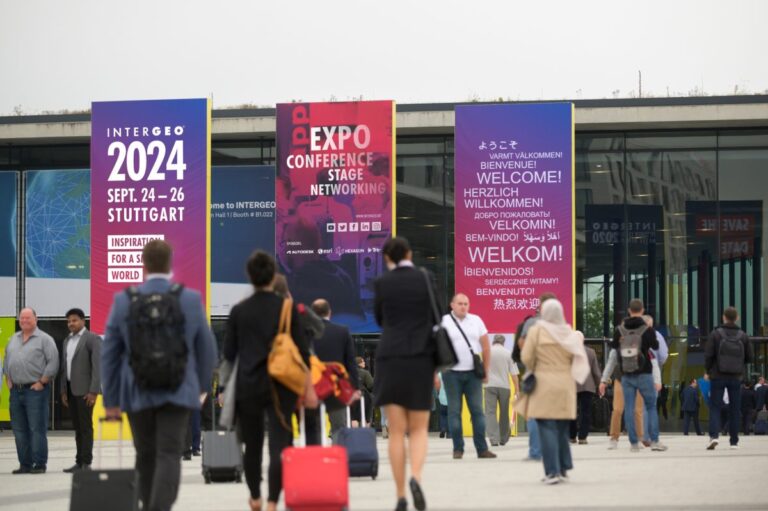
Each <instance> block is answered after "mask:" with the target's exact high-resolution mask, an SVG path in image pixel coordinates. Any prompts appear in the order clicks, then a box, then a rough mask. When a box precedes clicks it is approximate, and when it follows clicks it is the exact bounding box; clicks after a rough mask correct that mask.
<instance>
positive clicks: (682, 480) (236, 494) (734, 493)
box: [0, 431, 768, 511]
mask: <svg viewBox="0 0 768 511" xmlns="http://www.w3.org/2000/svg"><path fill="white" fill-rule="evenodd" d="M703 438H704V437H695V436H692V437H683V436H666V437H664V438H663V440H664V441H665V442H666V443H667V444H668V445H669V446H670V450H669V451H667V452H665V453H652V452H650V451H648V450H646V451H644V452H640V453H634V454H633V453H630V452H629V447H628V444H627V443H626V440H625V439H622V443H621V444H620V447H621V448H620V449H619V450H617V451H608V450H606V446H607V439H606V437H604V436H602V435H598V436H594V437H591V438H590V444H589V445H586V446H573V456H574V462H575V465H576V468H575V470H573V472H572V473H571V481H570V482H568V483H566V484H560V485H556V486H544V485H543V484H541V483H540V482H539V479H540V478H541V477H542V475H543V474H542V467H541V464H539V463H531V462H523V461H521V460H522V458H523V457H524V456H525V453H526V442H527V438H525V437H521V438H514V439H512V440H511V441H510V443H509V444H507V445H506V446H504V447H501V448H498V449H497V452H498V454H499V458H498V459H496V460H478V459H477V458H475V457H474V456H473V454H474V453H473V452H472V451H473V449H472V448H471V447H470V450H469V451H468V452H467V456H466V457H465V459H463V460H461V461H455V460H453V459H452V458H451V444H450V442H449V441H447V440H442V439H440V438H437V437H433V438H432V439H431V440H430V450H429V458H428V462H427V467H426V470H425V474H424V491H425V493H426V496H427V504H428V509H431V510H436V511H437V510H502V509H503V510H507V509H515V510H534V509H557V510H564V509H578V510H587V509H590V510H591V509H598V510H608V509H610V510H622V511H623V510H640V509H656V510H659V509H681V510H767V509H768V491H766V486H765V481H766V477H765V476H766V473H767V472H768V437H754V436H752V437H746V438H743V439H742V442H741V447H742V448H741V449H740V450H738V451H731V450H729V449H728V448H727V447H726V448H725V449H718V450H716V451H714V452H708V451H706V450H704V445H705V441H704V440H703ZM49 445H50V460H49V465H48V470H49V472H48V473H47V474H45V475H16V476H14V475H11V474H10V472H11V470H13V469H14V468H16V467H17V460H16V451H15V447H14V442H13V435H12V434H11V433H10V432H8V431H5V432H4V433H2V434H0V488H2V496H1V497H0V510H4V509H9V510H10V509H18V510H24V511H35V510H41V511H66V510H68V509H69V488H70V482H71V477H70V476H69V475H67V474H63V473H62V472H61V470H62V469H63V468H65V467H67V466H69V465H70V464H71V463H72V461H73V458H74V439H73V437H72V435H71V434H67V433H55V434H52V435H51V437H50V439H49ZM470 445H471V443H470ZM124 452H125V454H126V459H125V461H126V463H127V464H130V463H132V461H133V453H132V448H131V447H130V445H126V448H125V449H124ZM379 453H380V455H381V456H382V466H381V470H380V477H379V479H377V480H376V481H372V480H370V479H353V480H352V481H351V482H350V493H351V499H352V500H351V509H353V510H387V509H393V508H394V504H395V498H394V486H393V484H392V477H391V475H390V471H389V466H388V464H387V456H386V444H385V443H384V441H382V440H380V441H379ZM104 461H105V464H106V466H110V467H112V466H116V464H117V448H116V447H115V444H114V443H112V444H111V445H110V446H109V447H107V448H105V449H104ZM183 470H184V473H183V482H182V487H181V493H180V495H179V500H178V502H177V505H176V507H175V509H177V510H182V511H203V510H205V511H209V510H222V511H230V510H233V511H234V510H245V509H246V508H247V505H246V499H247V491H246V488H245V485H244V484H235V483H229V484H213V485H205V484H204V482H203V478H202V476H201V475H200V458H194V459H193V461H190V462H184V465H183ZM103 509H109V506H108V505H107V504H105V506H104V508H103Z"/></svg>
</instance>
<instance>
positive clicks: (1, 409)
mask: <svg viewBox="0 0 768 511" xmlns="http://www.w3.org/2000/svg"><path fill="white" fill-rule="evenodd" d="M15 331H16V318H0V357H5V348H6V346H8V341H10V340H11V336H12V335H13V334H14V332H15ZM3 362H5V360H4V359H3ZM0 386H2V389H1V390H0V422H7V421H9V420H11V413H10V411H9V410H10V406H9V403H10V395H9V394H10V391H9V390H8V385H6V382H5V378H3V379H2V381H0Z"/></svg>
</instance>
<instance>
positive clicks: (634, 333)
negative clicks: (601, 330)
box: [611, 298, 667, 452]
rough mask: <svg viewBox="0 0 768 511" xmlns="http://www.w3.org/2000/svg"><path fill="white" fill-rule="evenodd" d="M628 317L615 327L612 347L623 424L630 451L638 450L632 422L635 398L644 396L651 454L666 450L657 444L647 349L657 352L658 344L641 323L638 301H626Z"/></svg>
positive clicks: (637, 437) (649, 358)
mask: <svg viewBox="0 0 768 511" xmlns="http://www.w3.org/2000/svg"><path fill="white" fill-rule="evenodd" d="M628 312H629V317H627V318H625V319H624V321H623V322H622V323H621V325H619V326H618V327H617V328H616V331H615V333H614V335H613V342H611V348H612V349H614V350H616V352H617V354H618V361H619V367H620V368H621V373H622V376H621V387H622V391H623V393H624V400H625V406H624V422H625V423H626V424H627V434H628V436H629V443H630V445H631V447H630V450H631V451H632V452H638V451H639V450H640V446H639V440H640V439H641V437H639V435H638V433H637V431H636V429H635V424H634V423H633V422H632V418H633V415H634V414H633V409H634V407H635V396H636V395H637V393H638V392H639V393H640V395H641V396H642V397H643V405H644V406H645V413H646V414H648V431H647V434H648V437H649V438H650V442H651V445H650V447H651V450H652V451H666V450H667V446H666V445H664V444H662V443H661V442H659V415H658V412H657V411H656V392H657V390H656V388H655V385H654V381H653V364H652V363H651V356H652V355H651V354H650V350H652V349H653V350H658V349H659V341H658V339H657V338H656V334H655V332H654V331H653V328H651V327H649V326H648V325H647V324H646V322H645V321H644V320H643V313H644V312H645V307H644V306H643V302H642V301H641V300H639V299H637V298H634V299H632V300H630V302H629V310H628Z"/></svg>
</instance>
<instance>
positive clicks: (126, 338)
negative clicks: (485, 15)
mask: <svg viewBox="0 0 768 511" xmlns="http://www.w3.org/2000/svg"><path fill="white" fill-rule="evenodd" d="M141 254H142V262H143V264H144V278H145V281H144V283H143V284H142V285H140V286H138V288H128V289H127V290H126V291H125V292H119V293H116V294H115V298H114V301H113V302H112V309H111V310H110V313H109V318H108V319H107V327H106V332H105V335H104V343H103V345H102V349H101V381H102V384H103V392H104V408H105V413H106V417H107V419H110V420H121V415H122V412H127V413H128V421H129V422H130V425H131V432H132V434H133V445H134V447H135V448H136V471H137V472H138V477H139V498H140V500H141V501H142V503H143V507H142V509H145V510H147V511H168V510H169V509H171V506H173V503H174V502H175V501H176V497H177V495H178V493H179V484H180V482H181V456H182V452H183V450H184V441H185V438H186V435H185V431H186V427H187V423H188V421H189V415H190V412H191V411H192V410H195V409H198V408H200V397H201V395H203V394H204V393H205V392H206V391H207V390H208V389H210V388H211V380H212V377H213V364H214V362H215V361H216V358H217V357H216V341H215V339H214V337H213V334H212V333H211V329H210V327H209V325H208V320H207V318H206V313H205V309H204V308H203V303H202V300H201V297H200V293H199V292H197V291H193V290H191V289H186V288H184V287H183V286H181V285H179V284H175V283H173V282H171V260H172V256H173V254H172V249H171V245H169V244H168V243H167V242H165V241H163V240H153V241H150V242H149V243H147V244H146V245H145V246H144V248H143V250H142V253H141ZM157 317H163V318H164V320H163V321H162V322H158V321H156V320H154V321H153V319H154V318H157ZM152 325H156V327H157V328H152ZM158 344H160V345H162V346H163V347H164V348H165V351H163V352H162V353H158V352H157V351H153V352H152V355H153V356H148V355H149V352H150V347H154V346H157V345H158ZM182 353H184V355H183V356H182V355H181V354H182ZM158 356H160V358H159V359H158ZM157 362H161V363H162V364H161V366H158V365H156V364H157ZM158 367H166V368H170V369H167V370H158Z"/></svg>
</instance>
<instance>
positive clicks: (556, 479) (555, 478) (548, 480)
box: [541, 475, 560, 484]
mask: <svg viewBox="0 0 768 511" xmlns="http://www.w3.org/2000/svg"><path fill="white" fill-rule="evenodd" d="M541 482H542V483H544V484H557V483H559V482H560V478H559V477H558V476H556V475H549V476H547V477H545V478H544V479H542V480H541Z"/></svg>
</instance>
